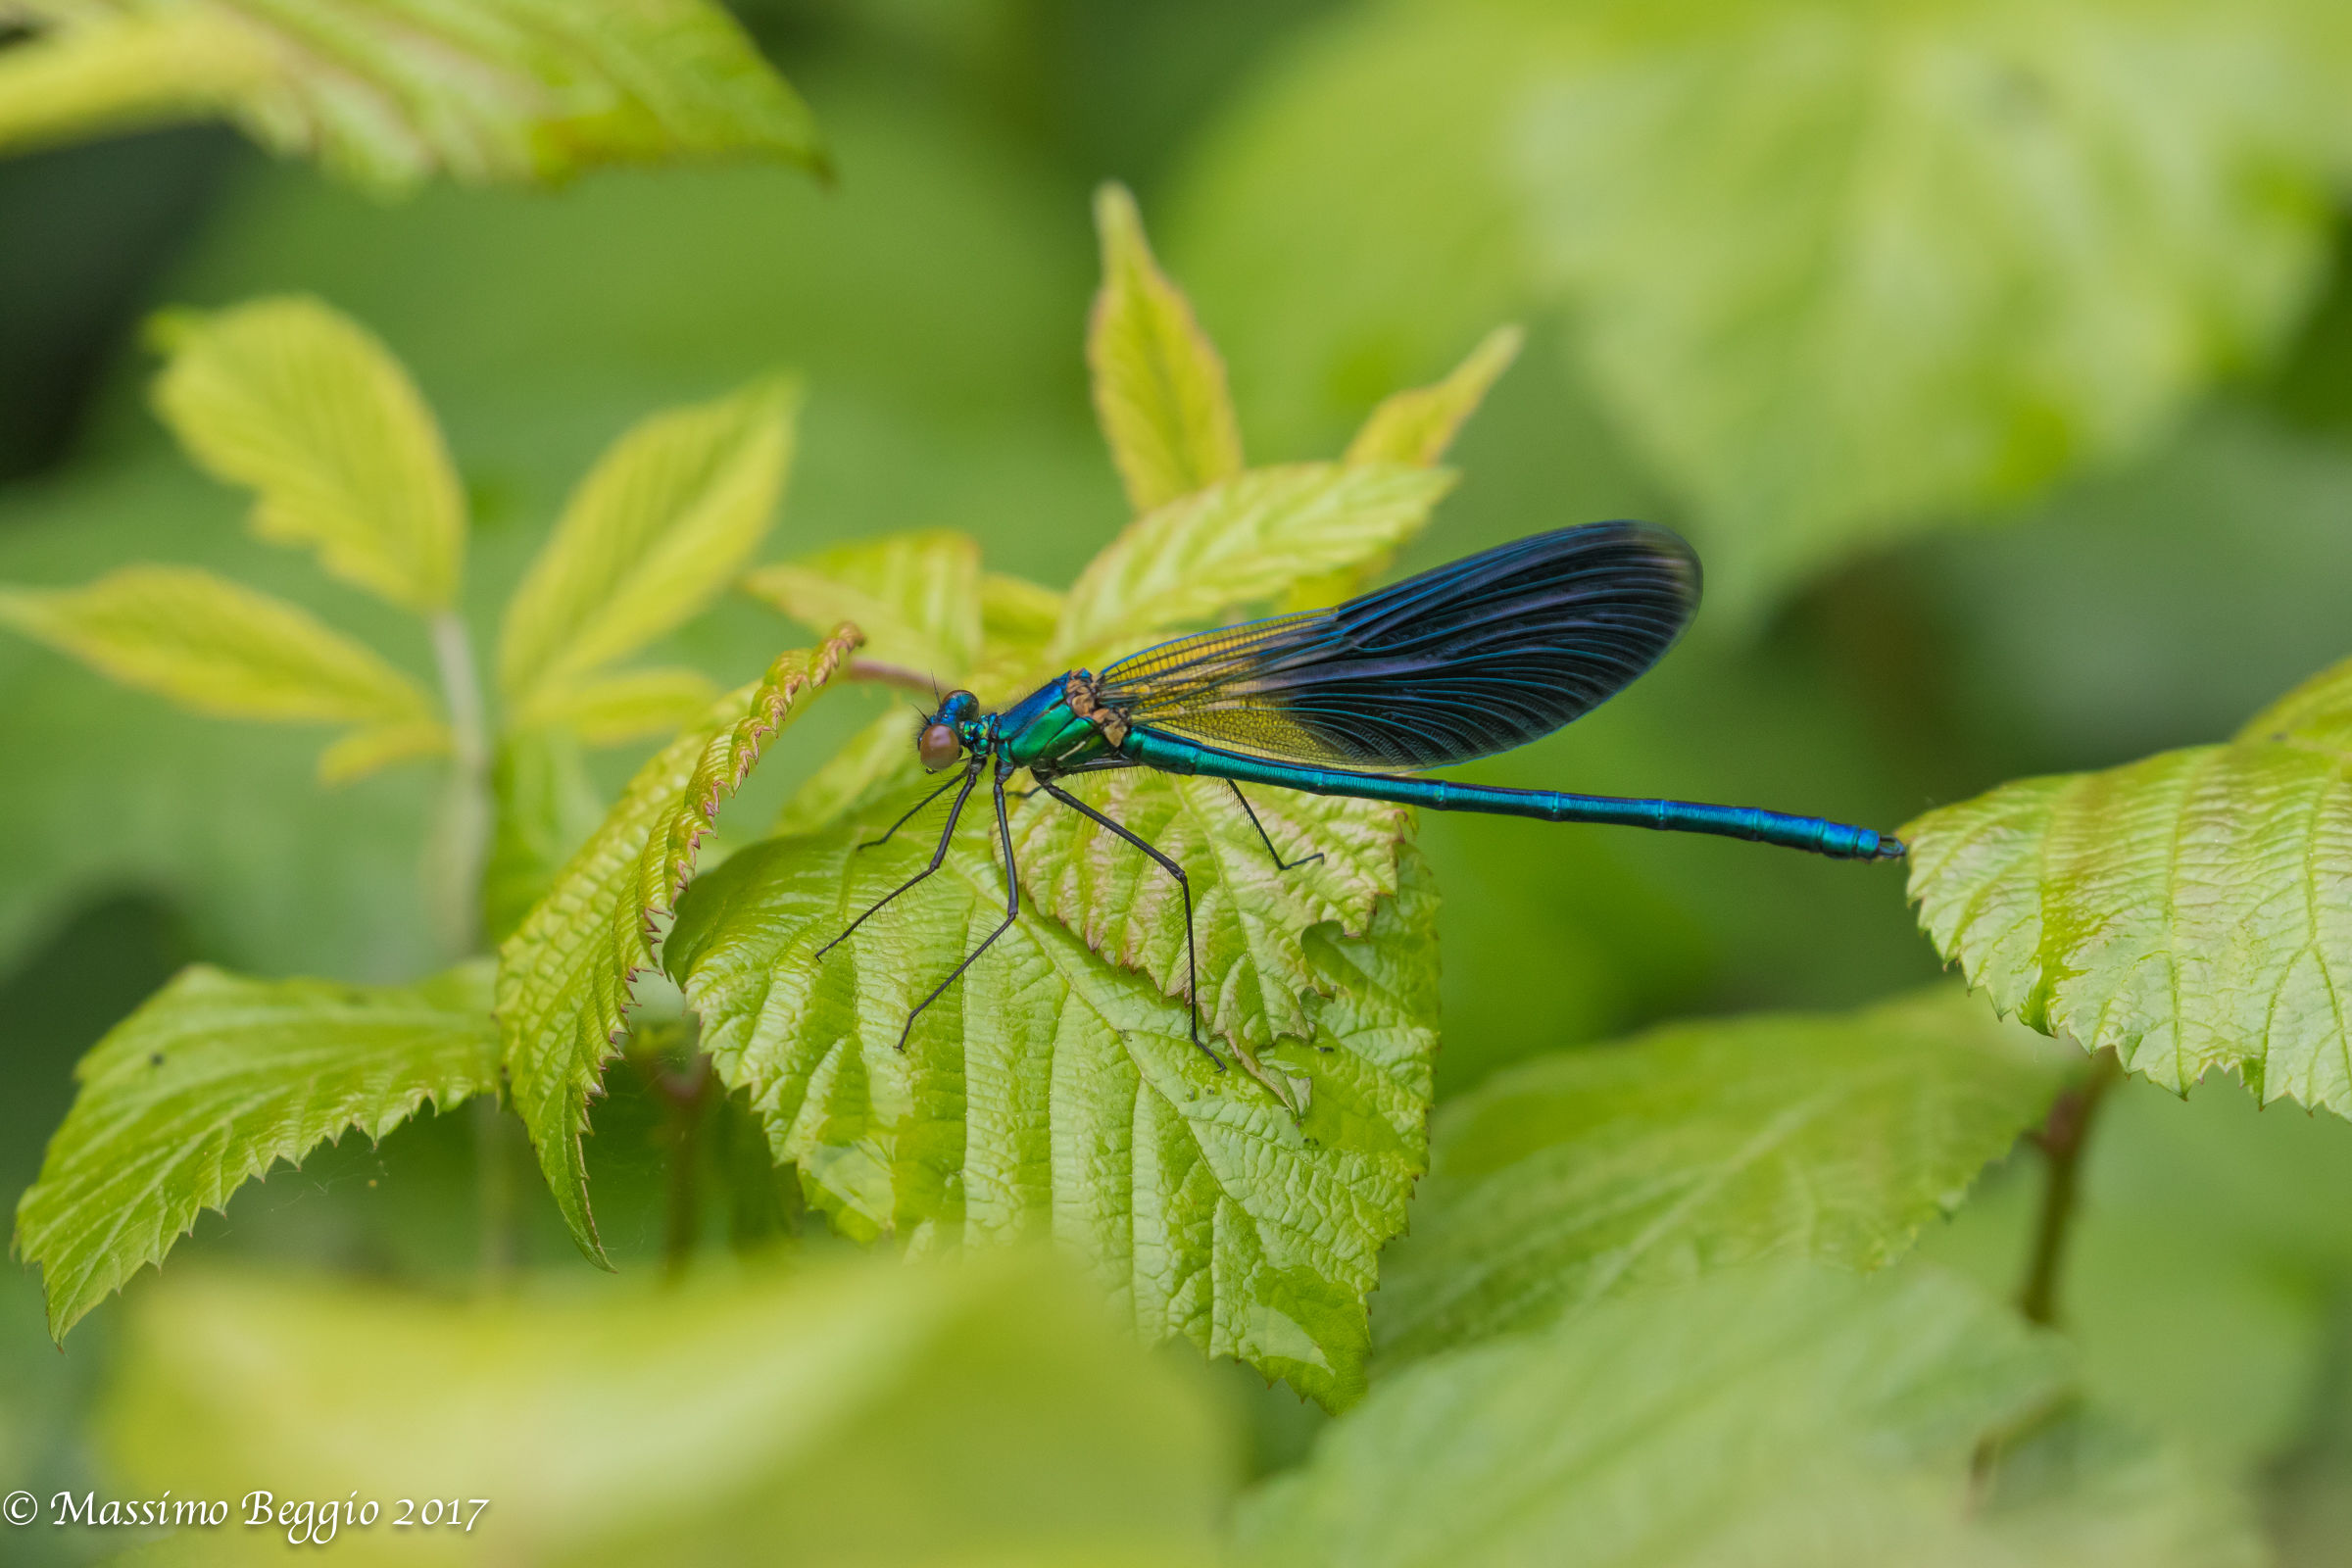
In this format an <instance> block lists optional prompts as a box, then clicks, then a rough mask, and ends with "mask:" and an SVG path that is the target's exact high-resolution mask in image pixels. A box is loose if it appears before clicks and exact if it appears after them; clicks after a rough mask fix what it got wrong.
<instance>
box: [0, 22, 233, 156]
mask: <svg viewBox="0 0 2352 1568" xmlns="http://www.w3.org/2000/svg"><path fill="white" fill-rule="evenodd" d="M273 66H274V63H273V62H272V61H271V60H270V55H269V52H268V50H267V49H265V48H263V47H261V46H260V45H259V42H258V40H256V39H255V38H253V37H251V36H250V35H248V34H245V33H242V32H239V31H237V30H235V29H233V28H226V27H222V26H221V25H219V23H218V21H217V19H216V18H214V17H213V16H211V15H209V14H207V13H205V12H203V11H200V10H198V9H196V8H195V7H192V6H183V7H177V8H174V9H173V10H172V11H171V12H168V13H165V14H162V15H157V16H146V17H127V18H122V19H119V20H108V21H100V22H97V23H95V24H94V25H89V26H81V27H73V28H68V29H61V30H59V31H56V32H51V33H48V34H45V35H42V36H39V37H35V38H32V39H30V40H27V41H25V42H21V43H19V44H17V45H16V46H15V47H14V48H12V49H10V50H9V52H8V53H7V55H6V56H4V57H0V154H15V153H21V152H25V151H29V150H31V149H33V148H38V147H46V146H52V145H55V144H58V143H61V142H67V141H79V140H83V139H85V138H94V137H99V136H107V135H120V134H122V133H123V132H125V131H130V130H139V129H144V128H145V127H147V126H149V125H155V124H166V123H172V122H174V121H180V120H189V119H198V118H204V117H208V116H211V115H216V114H220V113H221V112H223V111H224V110H226V109H227V108H228V107H229V106H231V105H232V104H234V103H236V102H237V100H238V99H239V98H240V97H243V96H245V95H247V94H250V93H253V92H256V91H259V90H262V89H263V88H264V87H265V86H266V85H267V84H268V82H269V80H270V76H271V74H272V72H273Z"/></svg>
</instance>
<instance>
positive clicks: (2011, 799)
mask: <svg viewBox="0 0 2352 1568" xmlns="http://www.w3.org/2000/svg"><path fill="white" fill-rule="evenodd" d="M2348 754H2352V662H2346V663H2343V664H2339V665H2337V666H2336V667H2334V668H2333V669H2330V670H2327V671H2326V672H2324V673H2322V674H2320V675H2318V676H2315V677H2313V678H2312V679H2311V680H2310V681H2309V682H2307V683H2305V684H2304V685H2303V686H2302V687H2300V688H2298V689H2297V690H2296V691H2294V692H2292V693H2290V694H2288V695H2287V696H2286V697H2285V698H2283V699H2281V700H2280V701H2279V702H2278V703H2277V704H2275V705H2274V706H2273V707H2272V708H2271V709H2269V710H2267V711H2264V712H2263V713H2261V714H2259V715H2257V716H2256V717H2255V719H2254V720H2253V721H2252V722H2250V723H2249V724H2248V725H2247V726H2246V727H2245V729H2243V730H2241V731H2240V732H2239V733H2238V735H2237V737H2236V738H2235V739H2234V740H2232V741H2230V742H2229V743H2228V744H2226V745H2221V746H2197V747H2189V748H2186V749H2184V750H2181V751H2176V752H2165V753H2161V754H2159V755H2157V756H2155V757H2151V758H2147V759H2145V760H2141V761H2137V762H2131V763H2127V764H2126V765H2124V766H2122V767H2114V768H2108V769H2106V770H2105V771H2103V772H2096V773H2071V774H2062V775H2058V776H2055V777H2049V778H2034V779H2023V780H2019V781H2018V782H2015V783H2011V784H2004V785H2002V786H2001V787H1999V788H1998V789H1995V790H1992V791H1991V792H1989V793H1987V794H1985V795H1981V796H1979V797H1977V798H1976V799H1975V800H1971V801H1963V802H1961V803H1960V804H1958V805H1956V806H1947V807H1943V808H1940V809H1936V810H1934V811H1930V812H1929V813H1928V814H1927V815H1925V816H1922V817H1920V818H1919V819H1918V820H1917V821H1915V822H1913V823H1911V824H1910V825H1909V826H1907V827H1906V828H1904V829H1903V837H1904V839H1905V840H1906V841H1907V842H1908V843H1909V844H1910V845H1911V897H1912V899H1913V900H1915V901H1916V902H1917V903H1918V904H1919V907H1920V924H1921V926H1922V927H1923V928H1924V929H1925V930H1926V931H1927V932H1928V934H1929V936H1930V937H1931V938H1933V939H1934V941H1935V943H1936V951H1937V952H1938V953H1940V954H1942V955H1943V956H1944V957H1945V958H1946V959H1948V960H1953V961H1957V962H1958V963H1959V964H1960V966H1961V968H1962V970H1963V971H1964V972H1965V973H1966V974H1967V976H1968V979H1969V983H1970V984H1971V985H1974V986H1979V987H1982V988H1984V990H1985V992H1986V993H1987V994H1988V995H1989V996H1990V997H1991V999H1992V1004H1993V1005H1994V1006H1995V1007H1996V1008H1998V1009H1999V1010H2000V1011H2001V1012H2003V1013H2011V1012H2014V1013H2016V1014H2017V1016H2018V1017H2019V1018H2020V1019H2022V1020H2023V1021H2025V1022H2026V1023H2029V1024H2032V1025H2033V1026H2034V1028H2036V1029H2039V1030H2041V1031H2042V1032H2043V1033H2045V1034H2051V1035H2063V1036H2065V1037H2067V1038H2070V1039H2072V1040H2074V1041H2076V1042H2077V1043H2078V1044H2080V1045H2081V1046H2082V1049H2084V1050H2085V1051H2098V1050H2100V1049H2102V1048H2105V1049H2112V1050H2113V1051H2114V1052H2115V1053H2116V1054H2117V1055H2118V1056H2119V1057H2121V1058H2122V1060H2123V1062H2124V1065H2126V1066H2127V1067H2130V1068H2131V1069H2133V1070H2134V1071H2137V1072H2141V1073H2145V1074H2146V1075H2147V1076H2148V1077H2149V1079H2151V1080H2152V1081H2154V1082H2156V1083H2158V1084H2161V1085H2163V1086H2164V1087H2165V1088H2167V1089H2170V1090H2173V1091H2174V1092H2175V1093H2186V1092H2187V1090H2188V1088H2189V1086H2190V1085H2191V1084H2194V1083H2195V1082H2196V1081H2197V1080H2198V1079H2199V1078H2202V1077H2203V1076H2204V1075H2205V1073H2206V1072H2207V1071H2208V1070H2210V1069H2212V1068H2214V1067H2227V1068H2229V1069H2232V1070H2234V1071H2235V1072H2236V1073H2237V1074H2238V1076H2239V1077H2240V1078H2242V1079H2243V1080H2244V1081H2245V1083H2246V1085H2247V1087H2248V1088H2250V1089H2252V1090H2253V1091H2254V1092H2255V1094H2256V1095H2257V1096H2258V1098H2260V1099H2261V1100H2262V1101H2264V1102H2265V1103H2268V1102H2270V1101H2274V1100H2278V1099H2280V1098H2282V1097H2286V1098H2292V1099H2295V1100H2299V1101H2301V1102H2302V1103H2305V1104H2308V1105H2325V1106H2327V1108H2328V1109H2330V1110H2333V1111H2335V1112H2337V1113H2338V1114H2339V1115H2352V1068H2348V1066H2347V1062H2348V1060H2352V1057H2348V1055H2347V1051H2348V1050H2352V1038H2348V1036H2347V1032H2346V1028H2345V1023H2344V1010H2343V1003H2342V997H2343V993H2344V988H2345V984H2346V982H2345V980H2344V978H2343V977H2344V976H2346V975H2347V974H2352V915H2348V914H2347V913H2346V912H2345V911H2344V907H2343V906H2344V898H2343V894H2344V890H2345V889H2346V888H2347V887H2352V853H2348V852H2347V849H2346V844H2347V842H2348V840H2352V787H2348V786H2347V784H2346V782H2345V776H2344V775H2345V769H2346V767H2347V764H2348V762H2352V755H2348Z"/></svg>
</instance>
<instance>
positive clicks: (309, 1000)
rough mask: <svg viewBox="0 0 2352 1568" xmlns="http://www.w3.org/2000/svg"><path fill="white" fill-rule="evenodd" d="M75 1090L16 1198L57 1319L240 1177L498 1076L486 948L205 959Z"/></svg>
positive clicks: (486, 1086)
mask: <svg viewBox="0 0 2352 1568" xmlns="http://www.w3.org/2000/svg"><path fill="white" fill-rule="evenodd" d="M73 1076H74V1078H75V1080H76V1081H77V1082H78V1083H79V1085H80V1089H79V1091H78V1092H77V1093H76V1095H75V1096H74V1100H73V1109H72V1110H71V1111H69V1112H68V1113H67V1115H66V1120H65V1124H64V1125H63V1126H61V1127H59V1128H58V1130H57V1135H56V1136H55V1137H54V1138H52V1139H51V1140H50V1141H49V1152H48V1153H47V1155H46V1156H44V1158H43V1160H42V1163H41V1175H40V1179H39V1180H38V1181H37V1182H35V1183H34V1184H33V1185H32V1186H31V1187H29V1188H27V1189H26V1190H25V1196H24V1198H23V1199H21V1200H20V1201H18V1204H17V1236H16V1245H15V1250H16V1252H17V1254H18V1255H20V1256H22V1257H25V1258H26V1259H28V1260H30V1261H32V1262H35V1263H38V1264H39V1265H40V1266H41V1277H42V1280H43V1282H44V1284H45V1285H46V1287H47V1289H48V1293H49V1332H50V1334H51V1335H52V1336H53V1337H55V1338H58V1339H61V1340H62V1339H63V1338H64V1337H65V1333H66V1331H67V1330H68V1329H70V1328H72V1327H73V1324H74V1323H75V1322H76V1321H78V1320H79V1319H80V1318H81V1316H82V1314H84V1313H85V1312H87V1311H89V1310H90V1308H92V1307H93V1306H96V1305H97V1304H98V1303H99V1302H100V1301H102V1300H104V1299H106V1298H107V1296H108V1295H109V1294H111V1293H112V1292H114V1291H115V1290H117V1289H118V1288H120V1287H121V1286H122V1285H123V1282H124V1281H126V1280H128V1279H129V1278H130V1276H131V1275H133V1274H135V1273H137V1272H138V1271H139V1270H140V1269H141V1268H143V1267H145V1266H146V1265H147V1264H149V1263H160V1262H161V1261H163V1257H164V1254H165V1253H166V1252H168V1251H170V1250H172V1243H173V1242H174V1241H176V1240H177V1239H178V1238H179V1237H181V1236H183V1235H185V1234H187V1231H188V1228H189V1227H190V1226H191V1225H193V1224H194V1223H195V1222H196V1216H197V1214H198V1213H199V1212H200V1211H202V1210H204V1209H207V1208H213V1209H218V1208H221V1206H222V1205H224V1204H225V1203H226V1202H227V1201H228V1197H229V1194H231V1193H233V1192H235V1191H236V1189H237V1188H238V1187H239V1186H241V1185H242V1184H243V1183H244V1182H245V1181H246V1180H247V1179H249V1178H251V1177H255V1176H262V1175H266V1174H268V1172H269V1170H270V1166H272V1165H274V1164H275V1163H276V1162H277V1161H278V1160H280V1159H283V1160H286V1161H288V1162H290V1163H294V1164H299V1163H301V1161H302V1159H303V1156H304V1155H306V1154H308V1153H309V1152H311V1151H312V1150H313V1149H316V1148H317V1147H318V1146H319V1145H320V1144H322V1143H325V1142H326V1141H328V1140H330V1139H333V1138H336V1137H338V1136H340V1135H341V1134H342V1133H343V1132H344V1131H345V1129H347V1128H353V1127H356V1128H358V1129H359V1130H360V1131H362V1132H364V1133H366V1134H367V1135H368V1137H369V1138H381V1137H383V1136H384V1134H386V1133H387V1132H390V1131H391V1130H392V1129H393V1128H394V1127H396V1126H398V1125H399V1124H400V1123H402V1122H403V1121H406V1120H408V1119H409V1118H410V1117H411V1116H414V1115H415V1114H416V1113H417V1109H418V1107H419V1106H421V1105H422V1104H423V1103H425V1102H426V1101H427V1100H430V1101H431V1102H433V1103H434V1104H435V1106H436V1107H437V1108H439V1109H442V1110H447V1109H449V1108H450V1107H451V1106H452V1105H455V1104H457V1103H459V1102H460V1101H462V1100H465V1099H466V1098H467V1097H468V1096H471V1095H477V1094H483V1093H488V1092H492V1091H494V1090H495V1089H496V1087H497V1084H498V1031H497V1029H496V1028H495V1026H494V1025H493V1024H492V1023H491V1020H490V972H489V965H488V964H486V963H476V964H468V965H466V966H465V967H463V968H459V969H453V970H451V971H450V972H448V973H447V974H444V975H440V976H437V977H435V978H433V979H431V980H427V981H425V982H423V983H422V984H419V985H415V986H343V985H335V984H332V983H330V982H328V981H324V980H249V979H246V978H244V977H242V976H239V975H232V974H225V973H223V972H221V970H219V969H214V968H211V967H209V966H206V965H203V964H199V965H197V966H195V967H193V968H190V969H186V970H183V971H181V973H180V974H179V976H178V977H177V978H176V979H174V980H173V981H172V983H171V984H170V985H168V986H166V987H165V988H164V989H163V990H162V991H160V992H158V993H156V994H155V995H154V996H153V997H151V998H149V999H148V1000H147V1002H146V1003H145V1004H144V1005H141V1006H140V1008H139V1009H138V1011H136V1012H134V1013H132V1014H131V1015H130V1016H129V1017H128V1018H125V1019H124V1020H123V1022H121V1023H120V1024H117V1025H116V1026H115V1027H114V1028H113V1029H112V1030H110V1031H109V1032H108V1034H107V1036H106V1038H105V1039H103V1040H101V1041H99V1042H98V1044H97V1045H95V1046H93V1047H92V1048H90V1054H88V1055H86V1056H84V1057H83V1058H82V1059H81V1062H80V1064H79V1065H78V1066H77V1067H75V1068H74V1071H73Z"/></svg>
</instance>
